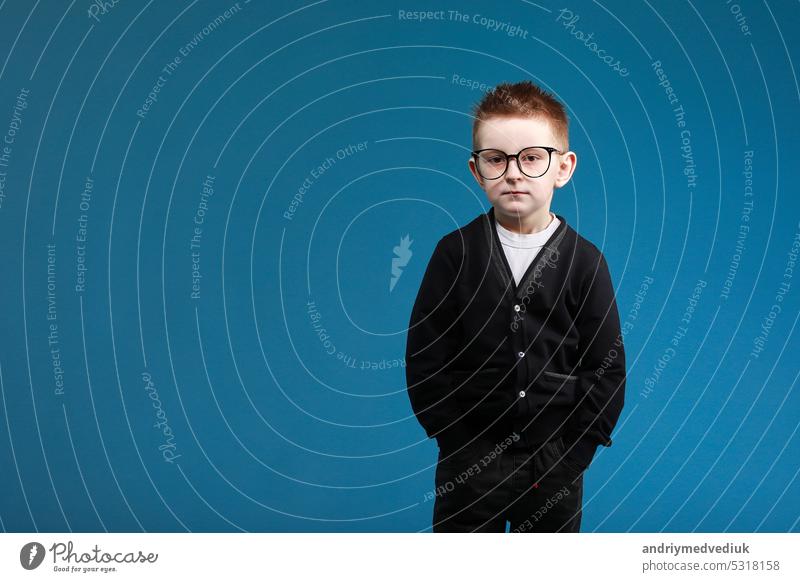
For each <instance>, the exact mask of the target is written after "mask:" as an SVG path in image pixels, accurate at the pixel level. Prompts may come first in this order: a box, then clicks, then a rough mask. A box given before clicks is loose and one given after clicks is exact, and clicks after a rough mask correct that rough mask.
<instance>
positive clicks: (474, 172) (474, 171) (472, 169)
mask: <svg viewBox="0 0 800 582" xmlns="http://www.w3.org/2000/svg"><path fill="white" fill-rule="evenodd" d="M467 165H468V166H469V171H470V172H472V175H473V176H474V177H475V180H476V181H477V182H478V185H479V186H480V187H481V188H483V186H484V181H483V178H481V175H480V174H479V173H478V169H477V168H476V167H475V158H473V157H472V156H470V158H469V160H467Z"/></svg>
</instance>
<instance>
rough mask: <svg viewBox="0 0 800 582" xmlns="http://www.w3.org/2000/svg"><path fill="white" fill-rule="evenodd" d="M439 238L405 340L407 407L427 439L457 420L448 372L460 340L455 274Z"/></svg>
mask: <svg viewBox="0 0 800 582" xmlns="http://www.w3.org/2000/svg"><path fill="white" fill-rule="evenodd" d="M459 268H460V265H459V261H457V260H454V258H453V257H452V256H450V255H449V254H448V253H447V251H446V248H445V243H444V239H441V240H440V241H439V242H438V244H437V245H436V248H435V249H434V251H433V255H432V256H431V258H430V261H429V262H428V267H427V269H426V270H425V275H424V276H423V278H422V283H420V287H419V291H418V292H417V298H416V301H415V302H414V307H413V309H412V311H411V320H410V322H409V325H408V338H407V340H406V382H407V384H408V396H409V399H410V400H411V407H412V409H413V410H414V414H415V415H416V416H417V419H418V420H419V423H420V424H421V425H422V427H423V428H424V429H425V432H426V433H427V435H428V437H431V438H434V437H435V438H437V439H438V438H439V437H440V435H441V434H442V431H443V430H444V429H447V428H448V427H449V426H450V425H451V424H453V423H454V422H455V421H456V420H457V419H458V417H459V410H458V407H457V404H456V402H455V401H454V399H453V397H452V396H451V395H450V374H449V372H448V368H449V365H450V362H451V361H452V359H453V358H454V356H455V355H456V354H457V353H458V349H459V346H460V343H461V338H460V335H459V333H458V330H459V327H458V325H457V323H456V318H457V316H458V312H457V304H456V302H455V297H454V296H453V294H452V291H453V288H454V286H455V284H456V277H457V274H458V271H459Z"/></svg>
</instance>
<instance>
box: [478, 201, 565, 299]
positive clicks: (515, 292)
mask: <svg viewBox="0 0 800 582" xmlns="http://www.w3.org/2000/svg"><path fill="white" fill-rule="evenodd" d="M553 214H555V216H556V218H558V220H559V221H560V224H559V225H558V226H557V227H556V229H555V230H554V231H553V234H551V235H550V237H549V238H548V239H547V242H545V243H544V246H542V250H540V251H539V254H538V255H537V256H536V259H535V260H533V261H531V264H530V265H528V268H527V270H526V271H525V274H524V275H522V278H521V279H520V280H519V285H517V283H516V282H515V281H514V273H513V271H512V270H511V265H509V264H508V259H507V258H506V254H505V252H503V245H502V243H501V242H500V236H499V235H498V234H497V225H496V222H495V221H496V218H495V215H494V206H492V207H491V208H490V209H489V211H488V212H487V213H486V215H487V217H488V219H487V220H484V221H483V227H484V232H485V234H486V238H487V243H488V244H489V254H490V255H491V259H490V262H491V264H492V265H493V267H494V270H495V272H496V273H497V275H498V276H499V277H500V281H502V283H503V286H504V287H505V288H506V290H507V291H510V292H511V296H512V297H514V298H516V299H521V298H522V292H523V290H524V289H525V288H526V287H527V286H528V282H529V280H530V279H531V278H533V275H534V273H535V272H536V270H537V268H538V266H539V265H540V264H541V263H542V262H543V261H544V260H545V259H546V258H547V257H548V256H549V255H550V253H551V252H552V251H553V249H555V248H557V247H558V245H559V243H560V242H561V240H562V239H563V238H564V235H565V234H566V232H567V221H566V219H565V218H564V217H563V216H561V215H560V214H556V213H555V212H554V213H553ZM486 231H488V232H486Z"/></svg>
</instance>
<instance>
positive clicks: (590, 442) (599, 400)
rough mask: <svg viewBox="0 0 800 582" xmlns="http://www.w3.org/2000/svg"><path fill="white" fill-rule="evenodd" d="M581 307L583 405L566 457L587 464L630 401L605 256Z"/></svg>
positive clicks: (588, 283)
mask: <svg viewBox="0 0 800 582" xmlns="http://www.w3.org/2000/svg"><path fill="white" fill-rule="evenodd" d="M584 287H585V289H584V291H583V293H582V301H583V304H582V305H581V306H580V307H579V308H578V316H577V318H576V322H575V325H576V327H577V329H578V334H579V340H578V356H579V357H580V358H581V363H580V371H579V378H580V380H579V393H578V405H577V408H576V410H575V413H574V414H573V416H572V417H571V418H570V424H569V426H568V427H567V430H566V434H565V442H566V445H567V451H568V452H567V456H568V457H570V458H572V459H575V464H576V465H577V466H579V467H580V468H581V469H586V468H587V467H588V466H589V464H590V463H591V462H592V459H593V458H594V454H595V452H596V449H597V446H598V445H601V444H602V445H604V446H606V447H609V446H611V432H612V431H613V430H614V426H615V425H616V423H617V420H618V419H619V415H620V413H621V412H622V407H623V404H624V400H625V375H626V372H625V346H624V345H623V341H622V334H621V332H620V325H619V313H618V312H617V302H616V299H615V297H614V285H613V283H612V281H611V275H610V274H609V271H608V264H607V263H606V259H605V257H604V256H603V255H602V253H601V254H600V256H599V258H598V262H597V269H596V270H594V269H592V270H590V272H589V273H588V274H587V278H586V281H585V283H584Z"/></svg>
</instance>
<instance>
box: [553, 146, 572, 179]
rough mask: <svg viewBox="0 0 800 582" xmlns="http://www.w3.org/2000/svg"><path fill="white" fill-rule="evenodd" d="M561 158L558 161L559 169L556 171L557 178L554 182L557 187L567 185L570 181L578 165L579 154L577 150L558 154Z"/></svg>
mask: <svg viewBox="0 0 800 582" xmlns="http://www.w3.org/2000/svg"><path fill="white" fill-rule="evenodd" d="M558 157H559V158H560V160H559V162H558V169H557V171H556V179H555V183H554V184H553V185H554V186H555V187H556V188H561V187H562V186H565V185H566V184H567V182H569V180H570V178H572V174H573V173H574V172H575V168H576V167H577V165H578V156H577V155H576V154H575V152H572V151H570V152H566V153H564V154H561V155H560V156H558Z"/></svg>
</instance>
